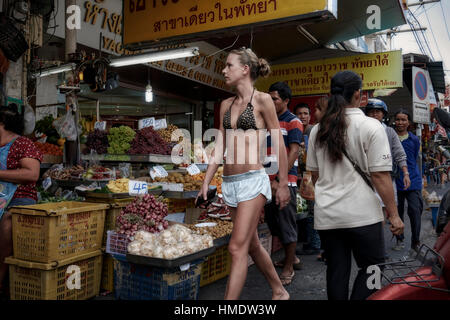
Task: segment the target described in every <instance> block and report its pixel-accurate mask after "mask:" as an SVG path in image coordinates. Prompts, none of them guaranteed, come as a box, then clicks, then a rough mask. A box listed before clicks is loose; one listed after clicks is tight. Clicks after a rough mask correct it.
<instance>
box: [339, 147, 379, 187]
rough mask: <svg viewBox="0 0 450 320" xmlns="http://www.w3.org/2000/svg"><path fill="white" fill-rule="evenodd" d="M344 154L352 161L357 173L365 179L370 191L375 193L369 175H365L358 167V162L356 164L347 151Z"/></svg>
mask: <svg viewBox="0 0 450 320" xmlns="http://www.w3.org/2000/svg"><path fill="white" fill-rule="evenodd" d="M342 152H343V154H344V155H345V156H346V157H347V159H348V160H349V161H350V163H351V164H352V165H353V168H355V170H356V172H358V173H359V174H360V175H361V177H362V178H363V179H364V181H365V182H366V183H367V185H368V186H369V187H370V189H372V191H373V192H375V189H374V188H373V186H372V183H371V182H370V180H369V178H368V177H367V175H366V174H365V173H364V171H362V170H361V168H360V167H359V166H358V164H357V163H356V162H354V161H353V160H352V159H351V158H350V157H349V156H348V154H347V151H345V149H344V150H342Z"/></svg>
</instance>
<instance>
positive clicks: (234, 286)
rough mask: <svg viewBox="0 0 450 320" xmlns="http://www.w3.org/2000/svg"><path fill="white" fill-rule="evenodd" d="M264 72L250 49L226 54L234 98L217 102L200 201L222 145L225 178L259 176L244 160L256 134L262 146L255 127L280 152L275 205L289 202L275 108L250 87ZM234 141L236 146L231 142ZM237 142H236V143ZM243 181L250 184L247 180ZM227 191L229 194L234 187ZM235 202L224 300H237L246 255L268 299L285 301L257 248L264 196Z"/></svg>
mask: <svg viewBox="0 0 450 320" xmlns="http://www.w3.org/2000/svg"><path fill="white" fill-rule="evenodd" d="M269 72H270V67H269V65H268V63H267V61H265V60H264V59H258V57H257V56H256V55H255V54H254V53H253V52H252V51H251V50H250V49H245V48H241V49H239V50H233V51H231V53H230V54H229V55H228V57H227V63H226V67H225V68H224V69H223V71H222V73H223V75H224V76H225V82H226V83H227V85H229V86H231V87H235V88H236V97H235V98H229V99H226V100H224V101H222V103H221V106H220V118H221V119H220V120H221V121H220V128H219V131H220V134H221V136H220V135H219V136H218V137H217V139H216V148H215V150H214V153H215V155H214V156H213V157H211V158H210V159H209V163H208V169H207V171H206V175H205V179H204V182H203V185H202V189H201V190H200V192H199V194H198V197H201V196H202V197H203V198H204V199H205V200H206V199H207V192H208V190H209V184H210V182H211V180H212V178H213V176H214V174H215V172H216V171H217V169H218V167H219V165H220V164H222V163H223V161H222V159H223V156H224V152H225V146H226V147H227V155H226V158H227V159H226V163H225V165H224V173H223V174H224V177H227V179H231V178H233V179H234V178H237V177H238V176H239V175H241V174H250V175H251V174H254V173H253V172H252V171H256V172H258V171H259V170H260V169H263V166H262V164H261V161H259V159H257V161H255V163H252V162H249V161H248V160H249V159H250V154H252V150H251V148H250V147H252V146H253V147H254V146H255V144H256V145H258V140H256V141H255V140H254V139H253V137H255V138H258V136H260V135H262V136H263V138H262V139H259V141H263V142H264V143H265V139H266V134H265V133H266V131H265V130H259V129H265V128H266V129H268V130H271V136H272V137H278V138H279V139H278V146H279V148H278V150H276V151H277V155H278V163H279V172H280V174H279V180H280V184H279V187H278V189H277V192H276V196H275V201H276V203H277V204H279V206H280V208H283V207H285V206H286V205H287V203H288V202H289V200H290V191H289V189H288V178H287V173H288V170H287V169H288V168H287V166H288V164H287V155H286V149H285V147H284V141H283V136H282V134H281V130H280V125H279V122H278V117H277V114H276V111H275V105H274V103H273V101H272V98H271V97H270V95H269V94H267V93H262V92H258V91H256V90H255V88H254V82H255V81H256V79H257V78H258V76H260V75H261V76H267V75H268V74H269ZM253 98H254V99H253ZM247 101H248V102H247ZM233 106H234V108H233ZM252 129H253V130H252ZM240 139H241V140H240ZM236 140H237V141H238V143H235V141H236ZM239 140H240V142H241V143H239ZM274 149H276V148H274ZM242 154H244V155H245V156H244V158H246V159H245V161H244V163H236V162H235V160H236V159H235V158H236V156H238V157H237V158H239V156H240V155H241V156H242ZM247 155H248V158H247ZM252 156H254V154H252ZM256 158H258V157H256ZM263 171H264V170H263ZM263 174H265V173H263ZM241 177H242V176H241ZM224 180H225V178H224ZM246 183H247V184H249V182H248V181H247V182H246ZM250 184H251V182H250ZM267 184H269V190H270V181H269V179H268V178H267ZM225 186H226V183H225V181H224V184H223V187H225ZM228 186H229V185H228ZM262 186H263V187H265V186H266V185H265V184H262ZM259 187H261V185H260V186H259ZM229 189H230V191H231V189H233V188H229ZM232 192H233V195H230V194H229V195H224V199H225V198H226V197H228V198H231V197H234V198H236V197H237V194H236V193H237V191H236V189H234V191H232ZM269 192H270V191H269ZM236 200H237V206H236V207H233V206H230V212H231V216H232V219H233V232H232V236H231V239H230V242H229V245H228V250H229V252H230V254H231V260H232V262H231V271H230V276H229V278H228V283H227V288H226V293H225V299H238V298H239V296H240V293H241V291H242V288H243V287H244V283H245V279H246V276H247V269H248V266H247V257H248V254H251V255H252V256H254V257H255V258H254V261H255V262H256V264H257V265H258V268H259V269H260V270H263V274H264V275H265V276H266V278H267V280H268V282H269V285H270V286H271V288H272V299H288V298H289V294H288V292H287V291H286V290H285V289H284V288H283V285H282V283H281V281H280V279H279V277H278V274H277V273H276V271H275V269H274V267H273V264H272V261H271V259H270V256H269V255H268V254H267V252H265V250H264V249H263V248H262V246H261V244H260V241H259V239H258V234H257V223H258V220H259V217H260V215H261V211H262V209H263V207H264V204H265V203H266V198H265V197H264V195H263V193H259V195H257V197H256V198H252V199H246V200H242V201H240V200H239V199H237V198H236Z"/></svg>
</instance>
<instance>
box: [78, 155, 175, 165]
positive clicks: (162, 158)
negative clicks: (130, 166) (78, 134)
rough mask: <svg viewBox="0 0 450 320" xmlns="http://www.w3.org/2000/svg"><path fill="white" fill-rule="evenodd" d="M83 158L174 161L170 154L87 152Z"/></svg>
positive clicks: (119, 160) (85, 159) (153, 161)
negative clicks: (95, 153) (92, 153)
mask: <svg viewBox="0 0 450 320" xmlns="http://www.w3.org/2000/svg"><path fill="white" fill-rule="evenodd" d="M81 160H84V161H88V160H96V161H103V162H144V163H170V164H171V163H172V159H171V156H170V155H161V154H98V155H89V154H87V155H81Z"/></svg>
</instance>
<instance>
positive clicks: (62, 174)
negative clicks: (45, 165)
mask: <svg viewBox="0 0 450 320" xmlns="http://www.w3.org/2000/svg"><path fill="white" fill-rule="evenodd" d="M83 173H84V168H83V167H82V166H80V165H77V166H73V167H70V168H61V167H56V168H50V169H49V170H47V171H46V172H45V173H44V174H43V176H42V178H43V179H46V178H48V177H50V178H52V179H56V180H79V179H80V178H81V176H82V174H83Z"/></svg>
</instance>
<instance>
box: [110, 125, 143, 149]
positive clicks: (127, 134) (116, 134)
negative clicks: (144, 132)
mask: <svg viewBox="0 0 450 320" xmlns="http://www.w3.org/2000/svg"><path fill="white" fill-rule="evenodd" d="M135 135H136V132H134V130H133V129H131V128H130V127H127V126H120V127H118V128H117V127H116V128H111V129H109V134H108V142H109V147H108V153H109V154H125V153H126V152H127V151H128V149H130V142H131V141H132V140H133V138H134V136H135Z"/></svg>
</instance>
